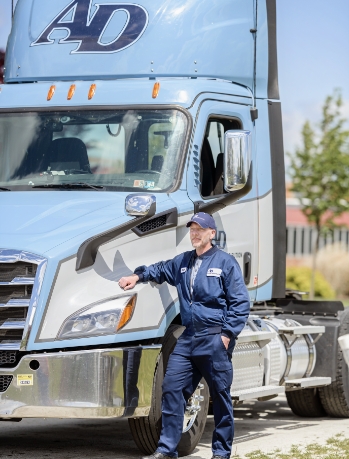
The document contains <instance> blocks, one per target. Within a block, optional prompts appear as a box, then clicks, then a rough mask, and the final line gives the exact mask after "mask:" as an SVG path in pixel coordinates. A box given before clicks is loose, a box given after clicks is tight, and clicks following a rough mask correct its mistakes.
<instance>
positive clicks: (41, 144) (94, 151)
mask: <svg viewBox="0 0 349 459" xmlns="http://www.w3.org/2000/svg"><path fill="white" fill-rule="evenodd" d="M187 124H188V121H187V117H186V115H185V114H184V113H183V112H181V111H180V110H176V109H173V110H169V109H166V110H145V109H143V110H113V111H97V110H95V111H70V112H64V111H62V112H50V113H44V112H37V113H26V114H17V113H16V114H8V113H6V114H0V191H1V188H2V190H3V191H4V190H12V191H14V190H23V189H25V190H27V189H36V190H37V189H41V185H42V186H43V187H42V189H44V188H45V185H48V186H51V187H58V188H59V187H60V185H62V188H63V189H70V185H72V184H80V185H81V184H85V185H86V186H85V187H82V188H81V189H85V190H91V189H93V188H92V187H95V189H101V188H102V187H103V188H104V187H105V189H107V190H116V191H129V190H132V191H133V190H134V189H143V190H145V189H147V190H153V191H158V192H165V191H169V190H170V189H171V188H173V187H174V185H175V183H176V181H177V179H178V174H179V168H180V163H181V159H182V158H183V149H184V143H185V138H186V133H187ZM90 185H92V187H91V186H90Z"/></svg>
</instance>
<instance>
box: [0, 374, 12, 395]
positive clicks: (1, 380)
mask: <svg viewBox="0 0 349 459" xmlns="http://www.w3.org/2000/svg"><path fill="white" fill-rule="evenodd" d="M12 379H13V376H11V375H0V392H5V390H7V389H8V387H9V385H10V384H11V382H12Z"/></svg>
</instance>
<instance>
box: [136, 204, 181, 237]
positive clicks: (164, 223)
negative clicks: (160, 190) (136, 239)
mask: <svg viewBox="0 0 349 459" xmlns="http://www.w3.org/2000/svg"><path fill="white" fill-rule="evenodd" d="M177 224H178V213H177V209H170V210H167V211H166V212H161V213H160V214H158V215H156V216H155V217H153V218H150V219H149V220H147V221H145V222H144V223H142V224H141V225H138V226H136V227H135V228H133V229H132V231H134V232H135V233H136V234H137V236H145V235H148V234H152V233H155V232H158V231H163V230H165V229H168V228H173V227H175V226H177Z"/></svg>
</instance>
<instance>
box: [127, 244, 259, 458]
mask: <svg viewBox="0 0 349 459" xmlns="http://www.w3.org/2000/svg"><path fill="white" fill-rule="evenodd" d="M196 256H197V255H196V251H195V250H193V251H190V252H185V253H182V254H181V255H178V256H176V257H175V258H173V259H172V260H168V261H161V262H159V263H155V264H153V265H150V266H148V267H147V266H140V267H138V268H137V269H136V270H135V274H137V275H138V276H139V278H140V280H139V282H148V281H153V282H156V283H158V284H162V283H163V282H168V283H169V284H170V285H173V286H175V287H177V291H178V297H179V302H180V313H181V319H182V324H183V325H184V326H185V327H186V329H185V331H184V332H183V334H182V335H181V336H180V338H179V339H178V341H177V344H176V346H175V348H174V351H173V353H172V354H171V356H170V358H169V361H168V366H167V370H166V374H165V378H164V381H163V386H162V388H163V399H162V430H161V435H160V440H159V443H158V449H157V451H159V452H161V453H163V454H166V455H167V456H170V457H177V455H178V454H177V445H178V443H179V440H180V438H181V435H182V430H183V420H184V412H185V408H186V403H187V401H188V399H189V398H190V397H191V395H192V394H193V392H194V391H195V389H196V387H197V385H198V384H199V382H200V380H201V378H202V377H204V378H205V380H206V382H207V384H208V386H209V389H210V394H211V397H212V402H213V414H214V420H215V430H214V432H213V438H212V451H213V454H214V455H219V456H223V457H226V458H229V457H230V454H231V447H232V442H233V437H234V418H233V407H232V401H231V396H230V386H231V384H232V380H233V369H232V364H231V358H232V352H233V349H234V346H235V340H236V338H237V336H238V335H239V333H240V332H241V330H242V329H243V328H244V325H245V323H246V320H247V318H248V315H249V311H250V300H249V295H248V292H247V289H246V286H245V283H244V280H243V278H242V274H241V270H240V267H239V265H238V263H237V261H236V260H235V258H234V257H233V256H231V255H229V254H227V253H225V252H223V251H221V250H220V249H218V248H217V247H212V248H211V249H210V250H208V251H207V252H205V253H204V254H202V255H200V257H199V258H200V259H201V260H202V263H201V266H200V268H199V271H198V273H197V275H196V279H195V282H194V285H193V289H192V293H191V288H190V277H191V269H192V266H193V264H194V262H195V259H196ZM221 335H224V336H227V337H228V338H230V344H229V347H228V350H226V348H225V346H224V344H223V341H222V339H221Z"/></svg>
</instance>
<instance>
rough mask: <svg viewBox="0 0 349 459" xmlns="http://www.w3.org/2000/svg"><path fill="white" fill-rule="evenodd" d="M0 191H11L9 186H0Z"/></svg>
mask: <svg viewBox="0 0 349 459" xmlns="http://www.w3.org/2000/svg"><path fill="white" fill-rule="evenodd" d="M0 191H11V190H10V188H5V187H3V186H0Z"/></svg>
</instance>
